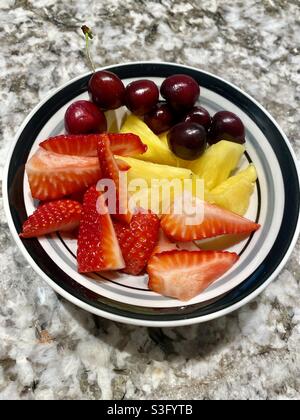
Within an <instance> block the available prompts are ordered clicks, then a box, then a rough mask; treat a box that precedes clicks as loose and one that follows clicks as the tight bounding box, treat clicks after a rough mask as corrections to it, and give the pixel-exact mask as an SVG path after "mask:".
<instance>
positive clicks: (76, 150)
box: [40, 133, 147, 157]
mask: <svg viewBox="0 0 300 420" xmlns="http://www.w3.org/2000/svg"><path fill="white" fill-rule="evenodd" d="M108 136H109V139H110V145H111V149H112V152H113V153H114V154H115V155H120V156H135V155H138V154H142V153H145V151H146V150H147V146H146V145H145V144H143V143H142V141H141V139H140V138H139V137H138V136H136V135H135V134H131V133H124V134H113V133H110V134H109V135H108ZM98 140H99V134H85V135H64V134H62V135H60V136H55V137H50V138H49V139H47V140H44V141H43V142H42V143H40V146H41V147H42V148H43V149H45V150H48V151H49V152H55V153H59V154H64V155H73V156H89V157H96V156H97V146H98Z"/></svg>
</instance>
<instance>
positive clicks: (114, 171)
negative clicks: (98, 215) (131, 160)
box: [98, 134, 132, 223]
mask: <svg viewBox="0 0 300 420" xmlns="http://www.w3.org/2000/svg"><path fill="white" fill-rule="evenodd" d="M98 157H99V162H100V167H101V174H102V178H103V179H105V178H107V179H111V180H112V181H113V182H114V185H115V189H116V199H115V204H116V209H115V210H116V211H115V212H114V216H115V217H116V218H117V219H118V220H121V221H123V222H126V223H129V222H130V220H131V217H132V214H131V213H130V212H129V211H128V198H127V185H123V184H122V183H121V182H120V176H119V175H120V170H119V167H118V164H117V162H116V159H115V157H114V155H113V153H112V151H111V148H110V140H109V137H108V135H107V134H101V135H99V141H98ZM125 162H126V161H125Z"/></svg>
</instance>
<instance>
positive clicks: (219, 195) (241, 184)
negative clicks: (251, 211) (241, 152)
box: [205, 164, 257, 216]
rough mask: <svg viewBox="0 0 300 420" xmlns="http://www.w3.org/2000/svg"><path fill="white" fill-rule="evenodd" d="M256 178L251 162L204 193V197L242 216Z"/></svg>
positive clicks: (246, 207)
mask: <svg viewBox="0 0 300 420" xmlns="http://www.w3.org/2000/svg"><path fill="white" fill-rule="evenodd" d="M256 179H257V174H256V170H255V167H254V165H253V164H251V165H249V166H248V167H247V168H246V169H245V170H243V171H241V172H239V173H238V174H236V175H234V176H231V177H230V178H228V179H226V181H224V182H222V183H221V184H220V185H218V186H217V187H215V188H214V189H213V190H211V191H209V192H207V193H206V194H205V199H206V200H207V201H209V202H210V203H212V204H217V205H218V206H220V207H223V208H225V209H227V210H230V211H232V212H234V213H237V214H240V215H241V216H243V215H244V214H245V213H246V211H247V209H248V207H249V202H250V198H251V195H252V193H253V190H254V183H255V181H256Z"/></svg>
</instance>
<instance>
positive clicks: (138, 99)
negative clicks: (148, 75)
mask: <svg viewBox="0 0 300 420" xmlns="http://www.w3.org/2000/svg"><path fill="white" fill-rule="evenodd" d="M158 97H159V90H158V87H157V86H156V84H155V83H154V82H152V81H151V80H146V79H145V80H136V81H134V82H131V83H129V85H127V87H126V91H125V104H126V106H127V108H128V109H129V110H130V111H131V112H132V113H133V114H136V115H145V114H147V112H149V111H151V109H152V108H153V107H154V106H155V105H156V104H157V102H158Z"/></svg>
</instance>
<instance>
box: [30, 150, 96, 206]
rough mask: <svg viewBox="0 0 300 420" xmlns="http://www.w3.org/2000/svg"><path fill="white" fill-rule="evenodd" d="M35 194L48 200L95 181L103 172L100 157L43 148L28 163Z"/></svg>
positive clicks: (77, 189) (40, 198)
mask: <svg viewBox="0 0 300 420" xmlns="http://www.w3.org/2000/svg"><path fill="white" fill-rule="evenodd" d="M26 173H27V176H28V181H29V185H30V189H31V195H32V197H33V198H36V199H38V200H42V201H46V200H53V199H56V198H61V197H64V196H66V195H69V194H72V193H74V192H77V191H80V190H83V189H84V188H87V187H89V186H90V185H93V184H95V183H96V182H97V181H98V179H99V178H100V176H101V173H100V166H99V162H98V159H97V158H93V157H80V156H67V155H60V154H58V153H53V152H48V151H46V150H44V149H41V148H39V149H38V150H37V152H36V153H35V154H34V155H33V156H32V158H31V159H30V160H29V161H28V162H27V164H26Z"/></svg>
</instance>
